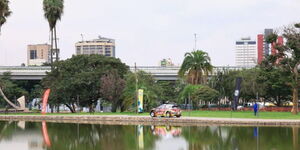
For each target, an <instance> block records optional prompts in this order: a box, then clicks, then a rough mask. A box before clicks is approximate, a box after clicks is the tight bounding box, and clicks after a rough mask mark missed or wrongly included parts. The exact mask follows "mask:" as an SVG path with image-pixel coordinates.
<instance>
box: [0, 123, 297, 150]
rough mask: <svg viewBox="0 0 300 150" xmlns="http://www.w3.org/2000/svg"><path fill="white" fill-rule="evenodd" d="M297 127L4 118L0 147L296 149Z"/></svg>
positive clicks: (10, 149)
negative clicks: (106, 123) (174, 124)
mask: <svg viewBox="0 0 300 150" xmlns="http://www.w3.org/2000/svg"><path fill="white" fill-rule="evenodd" d="M298 136H299V128H298V127H244V126H217V125H211V126H205V125H203V126H169V125H168V126H143V125H102V124H79V123H78V124H72V123H47V122H25V121H17V122H12V121H11V122H7V121H0V149H1V150H4V149H5V150H169V149H170V150H227V149H230V150H298V149H300V146H299V137H298Z"/></svg>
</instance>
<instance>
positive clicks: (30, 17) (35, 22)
mask: <svg viewBox="0 0 300 150" xmlns="http://www.w3.org/2000/svg"><path fill="white" fill-rule="evenodd" d="M10 6H11V10H12V11H13V14H12V16H11V17H10V18H9V19H8V22H7V23H6V24H5V25H4V26H3V28H2V34H1V36H0V65H20V64H21V63H23V62H24V63H26V57H27V56H26V46H27V45H28V44H39V43H46V42H48V41H49V28H48V23H47V21H46V20H45V19H44V16H43V11H42V0H11V5H10ZM299 6H300V2H299V1H298V0H65V13H64V15H63V18H62V21H61V22H58V36H59V46H60V48H61V56H62V58H63V59H66V58H69V57H71V56H72V54H74V53H75V46H74V44H75V42H77V41H79V40H81V36H80V34H83V35H84V39H85V40H89V39H95V38H96V37H97V36H98V35H102V36H104V37H109V38H114V39H116V44H117V47H116V48H117V49H116V53H117V57H119V58H120V59H121V60H122V61H123V62H125V63H127V64H128V65H133V64H134V62H137V64H138V65H158V62H159V60H161V59H162V58H171V59H172V60H173V62H174V63H175V64H180V63H181V61H182V60H183V56H184V54H185V52H188V51H191V50H192V49H193V47H194V37H193V34H194V33H197V34H198V40H197V45H198V46H197V48H198V49H202V50H204V51H207V52H208V53H209V55H210V56H211V59H212V63H213V65H234V43H235V40H237V39H239V38H240V37H244V36H251V37H252V38H256V35H257V34H258V33H262V32H263V29H264V28H278V27H281V26H283V25H287V24H290V23H294V22H297V21H300V17H299V14H300V9H299Z"/></svg>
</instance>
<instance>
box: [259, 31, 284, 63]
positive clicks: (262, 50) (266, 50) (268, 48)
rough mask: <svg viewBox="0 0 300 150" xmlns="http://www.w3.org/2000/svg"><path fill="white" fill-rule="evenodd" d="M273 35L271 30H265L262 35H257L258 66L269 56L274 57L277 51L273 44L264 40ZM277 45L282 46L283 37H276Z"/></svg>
mask: <svg viewBox="0 0 300 150" xmlns="http://www.w3.org/2000/svg"><path fill="white" fill-rule="evenodd" d="M272 33H273V29H265V31H264V34H258V35H257V55H258V56H257V63H258V64H260V63H261V62H262V61H263V59H264V58H266V57H267V56H269V55H274V54H276V53H277V50H276V49H275V48H274V44H269V43H267V42H266V38H267V37H268V36H269V35H271V34H272ZM277 43H278V44H283V37H282V36H278V38H277Z"/></svg>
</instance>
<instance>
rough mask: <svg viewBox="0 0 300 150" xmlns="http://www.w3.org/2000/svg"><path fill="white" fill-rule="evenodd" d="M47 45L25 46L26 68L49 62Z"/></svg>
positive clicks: (48, 46)
mask: <svg viewBox="0 0 300 150" xmlns="http://www.w3.org/2000/svg"><path fill="white" fill-rule="evenodd" d="M50 48H51V46H50V45H49V44H36V45H28V46H27V65H28V66H41V65H43V63H46V62H49V60H50V58H49V57H50Z"/></svg>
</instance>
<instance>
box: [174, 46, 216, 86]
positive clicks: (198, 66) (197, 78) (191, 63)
mask: <svg viewBox="0 0 300 150" xmlns="http://www.w3.org/2000/svg"><path fill="white" fill-rule="evenodd" d="M184 57H185V58H184V60H183V63H182V65H181V68H180V70H179V72H178V75H179V76H180V77H185V76H186V78H187V82H188V83H190V84H206V82H207V77H208V73H209V72H212V69H213V66H212V65H211V64H210V57H209V56H208V54H207V53H206V52H204V51H201V50H197V51H193V52H191V53H186V54H185V55H184Z"/></svg>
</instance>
